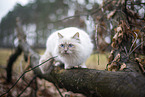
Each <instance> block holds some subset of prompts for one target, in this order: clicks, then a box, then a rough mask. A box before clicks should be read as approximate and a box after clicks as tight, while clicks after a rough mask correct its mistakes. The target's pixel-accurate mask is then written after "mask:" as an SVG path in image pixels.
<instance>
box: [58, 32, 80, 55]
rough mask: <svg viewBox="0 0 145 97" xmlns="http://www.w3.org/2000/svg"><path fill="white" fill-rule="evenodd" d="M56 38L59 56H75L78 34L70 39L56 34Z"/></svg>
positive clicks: (78, 39) (78, 42)
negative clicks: (57, 38)
mask: <svg viewBox="0 0 145 97" xmlns="http://www.w3.org/2000/svg"><path fill="white" fill-rule="evenodd" d="M58 37H59V45H58V46H59V47H58V51H59V54H61V55H70V54H75V53H76V52H77V48H78V45H79V44H80V38H79V33H78V32H77V33H76V34H75V35H74V36H72V37H70V38H66V37H64V36H63V35H62V34H60V33H58Z"/></svg>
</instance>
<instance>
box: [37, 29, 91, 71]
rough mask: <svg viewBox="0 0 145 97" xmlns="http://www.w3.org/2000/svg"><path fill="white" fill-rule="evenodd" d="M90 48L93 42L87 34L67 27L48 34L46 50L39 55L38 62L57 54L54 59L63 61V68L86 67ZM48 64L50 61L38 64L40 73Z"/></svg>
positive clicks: (45, 69)
mask: <svg viewBox="0 0 145 97" xmlns="http://www.w3.org/2000/svg"><path fill="white" fill-rule="evenodd" d="M92 50H93V44H92V43H91V39H90V37H89V35H88V34H87V33H86V32H84V31H83V30H80V29H78V28H75V27H69V28H65V29H62V30H59V31H56V32H54V33H52V34H51V35H50V36H49V38H48V39H47V43H46V51H45V53H44V55H42V56H41V58H40V60H39V63H42V62H44V61H46V60H47V59H49V58H51V57H54V56H58V57H57V58H56V61H60V62H62V63H64V65H65V69H70V68H72V67H74V66H79V67H81V68H87V67H86V65H85V61H86V59H87V58H88V57H89V56H90V54H91V53H92ZM48 65H50V62H47V63H45V64H43V65H41V66H40V69H41V72H42V73H45V72H46V71H47V69H48Z"/></svg>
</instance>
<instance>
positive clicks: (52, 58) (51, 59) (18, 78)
mask: <svg viewBox="0 0 145 97" xmlns="http://www.w3.org/2000/svg"><path fill="white" fill-rule="evenodd" d="M56 57H57V56H55V57H51V58H49V59H48V60H46V61H44V62H42V63H41V64H39V65H37V66H35V67H33V68H31V69H30V70H27V71H25V72H24V73H23V74H22V75H21V76H20V77H19V78H18V80H17V81H16V82H15V83H14V84H13V85H12V87H11V88H10V89H8V91H7V92H5V93H3V94H2V95H0V97H1V96H3V95H5V94H7V93H8V92H10V91H11V89H12V88H13V87H14V86H15V85H16V84H17V83H18V81H19V80H20V79H21V78H22V77H23V76H24V75H25V73H27V72H29V71H31V70H34V69H35V68H37V67H39V66H41V65H42V64H44V63H46V62H48V61H50V60H52V59H54V58H56Z"/></svg>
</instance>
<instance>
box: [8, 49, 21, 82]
mask: <svg viewBox="0 0 145 97" xmlns="http://www.w3.org/2000/svg"><path fill="white" fill-rule="evenodd" d="M21 53H22V49H21V47H20V46H18V47H17V48H16V50H15V52H14V54H12V55H11V56H10V58H9V60H8V63H7V68H6V71H7V82H10V81H11V79H12V67H13V63H14V62H15V61H16V59H17V58H18V57H19V55H21Z"/></svg>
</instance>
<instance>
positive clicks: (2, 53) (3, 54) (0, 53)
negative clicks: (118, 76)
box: [0, 49, 108, 72]
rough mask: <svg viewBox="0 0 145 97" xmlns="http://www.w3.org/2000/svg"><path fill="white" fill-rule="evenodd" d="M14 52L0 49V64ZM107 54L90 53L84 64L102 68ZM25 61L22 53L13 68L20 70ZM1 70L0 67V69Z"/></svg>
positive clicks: (104, 65) (41, 52) (91, 67)
mask: <svg viewBox="0 0 145 97" xmlns="http://www.w3.org/2000/svg"><path fill="white" fill-rule="evenodd" d="M37 51H38V52H39V54H43V53H44V50H37ZM12 53H14V50H12V49H0V66H5V67H6V64H7V61H8V59H9V57H10V55H11V54H12ZM107 55H108V54H106V53H104V54H92V55H91V56H90V57H89V58H88V60H87V61H86V65H87V67H88V68H90V69H97V70H104V69H105V68H106V65H107ZM98 57H99V61H98ZM26 64H27V63H25V62H24V59H23V54H21V56H20V57H19V58H18V59H17V61H16V62H15V63H14V66H13V69H15V71H17V72H22V68H24V67H25V65H26ZM0 70H1V69H0Z"/></svg>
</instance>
